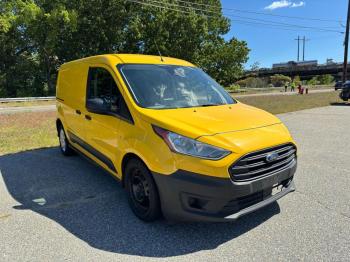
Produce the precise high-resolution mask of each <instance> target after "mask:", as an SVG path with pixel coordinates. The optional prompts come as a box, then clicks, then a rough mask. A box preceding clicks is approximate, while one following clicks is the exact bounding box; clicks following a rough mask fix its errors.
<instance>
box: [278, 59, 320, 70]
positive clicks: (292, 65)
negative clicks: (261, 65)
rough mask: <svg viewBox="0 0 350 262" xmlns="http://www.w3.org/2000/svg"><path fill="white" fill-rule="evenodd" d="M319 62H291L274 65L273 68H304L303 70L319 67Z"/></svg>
mask: <svg viewBox="0 0 350 262" xmlns="http://www.w3.org/2000/svg"><path fill="white" fill-rule="evenodd" d="M317 65H318V61H317V60H310V61H299V62H295V61H289V62H287V63H277V64H273V65H272V68H273V69H288V68H295V67H297V68H298V67H302V68H308V67H313V66H317Z"/></svg>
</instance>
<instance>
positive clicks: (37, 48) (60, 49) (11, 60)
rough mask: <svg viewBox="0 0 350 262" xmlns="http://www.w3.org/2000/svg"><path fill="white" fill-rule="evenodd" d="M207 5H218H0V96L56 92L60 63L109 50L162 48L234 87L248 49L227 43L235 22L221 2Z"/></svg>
mask: <svg viewBox="0 0 350 262" xmlns="http://www.w3.org/2000/svg"><path fill="white" fill-rule="evenodd" d="M159 1H162V2H164V3H169V0H159ZM193 2H200V3H201V2H202V1H201V0H195V1H193ZM206 4H209V5H213V6H214V7H210V8H206V10H205V11H196V10H193V9H192V10H190V9H189V10H188V12H187V13H181V12H177V11H174V10H167V9H159V8H155V7H152V6H144V5H139V4H136V3H132V2H130V1H126V0H84V1H83V0H6V1H1V2H0V11H1V14H0V44H1V46H2V48H1V50H0V58H1V59H0V95H1V96H19V95H23V96H25V95H46V94H53V93H54V90H55V78H56V74H57V69H58V67H59V66H60V65H61V64H62V63H65V62H67V61H70V60H74V59H78V58H81V57H86V56H91V55H98V54H104V53H141V54H154V55H158V48H159V50H160V51H161V53H162V54H163V55H164V56H172V57H178V58H182V59H185V60H189V61H191V62H193V63H194V64H197V65H199V66H201V67H202V68H203V69H204V70H206V71H207V72H208V73H209V74H210V75H212V76H213V77H214V78H216V80H218V81H219V82H220V83H222V84H223V85H229V84H231V83H233V82H234V81H235V80H236V79H237V78H239V77H240V76H241V75H242V73H243V67H242V65H243V63H245V62H246V61H247V58H248V53H249V49H248V47H247V44H246V43H245V42H244V41H239V40H238V39H236V38H232V39H230V40H228V41H225V40H224V38H223V35H224V34H226V33H227V32H228V31H229V29H230V22H229V20H228V19H227V18H225V17H224V16H223V15H222V14H221V13H220V12H219V13H217V11H218V10H221V3H220V1H219V0H209V1H207V2H206ZM175 9H176V8H175ZM182 10H183V9H182ZM213 11H215V12H213ZM157 46H158V48H157Z"/></svg>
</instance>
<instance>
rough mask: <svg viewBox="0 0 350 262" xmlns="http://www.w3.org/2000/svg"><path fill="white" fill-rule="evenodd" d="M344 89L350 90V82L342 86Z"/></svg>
mask: <svg viewBox="0 0 350 262" xmlns="http://www.w3.org/2000/svg"><path fill="white" fill-rule="evenodd" d="M342 88H350V80H347V81H345V83H344V84H343V85H342Z"/></svg>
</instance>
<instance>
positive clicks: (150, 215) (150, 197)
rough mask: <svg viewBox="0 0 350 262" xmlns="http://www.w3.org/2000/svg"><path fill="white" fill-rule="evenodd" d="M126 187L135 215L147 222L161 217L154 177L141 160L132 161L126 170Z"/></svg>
mask: <svg viewBox="0 0 350 262" xmlns="http://www.w3.org/2000/svg"><path fill="white" fill-rule="evenodd" d="M125 176H126V177H125V186H126V190H127V194H128V201H129V204H130V207H131V209H132V211H133V212H134V214H135V215H136V216H137V217H138V218H140V219H142V220H144V221H146V222H152V221H155V220H157V219H158V218H159V217H160V215H161V211H160V201H159V194H158V189H157V186H156V184H155V182H154V180H153V177H152V175H151V173H150V171H149V170H148V168H147V167H146V166H145V164H144V163H142V162H141V161H140V160H137V159H132V160H130V161H129V162H128V164H127V166H126V168H125Z"/></svg>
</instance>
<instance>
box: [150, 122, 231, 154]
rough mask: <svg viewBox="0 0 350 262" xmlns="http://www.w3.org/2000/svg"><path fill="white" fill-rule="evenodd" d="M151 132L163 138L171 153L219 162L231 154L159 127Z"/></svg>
mask: <svg viewBox="0 0 350 262" xmlns="http://www.w3.org/2000/svg"><path fill="white" fill-rule="evenodd" d="M153 130H154V132H156V134H157V135H159V136H160V137H161V138H163V140H164V141H165V143H166V144H167V145H168V146H169V148H170V150H171V151H173V152H177V153H180V154H184V155H189V156H194V157H199V158H205V159H210V160H219V159H221V158H224V157H225V156H227V155H229V154H230V153H231V152H230V151H228V150H225V149H221V148H218V147H215V146H211V145H208V144H205V143H202V142H199V141H197V140H194V139H191V138H188V137H185V136H182V135H179V134H176V133H173V132H170V131H168V130H165V129H163V128H160V127H156V126H153Z"/></svg>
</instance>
